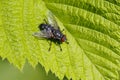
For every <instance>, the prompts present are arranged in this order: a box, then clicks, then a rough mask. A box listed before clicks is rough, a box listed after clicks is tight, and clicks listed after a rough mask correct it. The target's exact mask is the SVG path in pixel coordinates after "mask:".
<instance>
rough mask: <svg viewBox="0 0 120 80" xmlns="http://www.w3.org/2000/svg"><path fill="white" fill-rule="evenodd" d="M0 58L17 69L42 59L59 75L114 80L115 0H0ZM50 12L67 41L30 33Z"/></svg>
mask: <svg viewBox="0 0 120 80" xmlns="http://www.w3.org/2000/svg"><path fill="white" fill-rule="evenodd" d="M0 4H1V5H0V11H1V13H0V37H1V39H0V52H1V53H0V56H1V57H2V58H3V59H5V58H7V59H8V61H9V62H10V63H12V64H14V65H15V66H16V67H18V68H19V69H22V68H23V66H24V63H25V62H26V60H28V62H29V63H30V64H31V65H32V66H33V67H35V66H36V65H37V64H38V63H41V64H42V65H43V66H44V68H45V70H46V72H48V71H49V70H51V71H52V72H53V73H55V75H56V76H58V77H59V79H63V78H64V76H66V77H67V78H68V79H71V78H72V79H73V80H79V79H81V80H110V79H113V80H119V70H120V2H119V1H117V0H116V1H114V0H44V1H42V0H35V1H34V0H24V1H23V0H18V1H12V0H11V1H9V0H1V1H0ZM48 10H50V11H51V12H52V13H53V14H54V15H55V16H56V18H57V22H58V24H59V26H60V29H61V30H62V29H65V31H64V32H63V33H64V34H66V36H67V39H68V41H69V44H66V43H63V44H62V45H61V47H62V49H63V50H62V51H60V49H59V46H57V45H56V44H54V43H53V44H52V48H51V51H50V52H49V51H48V48H49V43H48V41H47V40H38V39H36V38H35V37H33V36H32V34H33V33H34V32H38V31H39V29H38V26H39V24H41V23H42V22H43V19H44V18H45V17H46V16H47V15H46V13H47V11H48Z"/></svg>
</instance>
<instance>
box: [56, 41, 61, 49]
mask: <svg viewBox="0 0 120 80" xmlns="http://www.w3.org/2000/svg"><path fill="white" fill-rule="evenodd" d="M55 44H56V45H58V46H59V48H60V51H62V47H61V45H60V43H59V42H56V43H55Z"/></svg>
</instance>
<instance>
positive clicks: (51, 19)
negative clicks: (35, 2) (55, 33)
mask: <svg viewBox="0 0 120 80" xmlns="http://www.w3.org/2000/svg"><path fill="white" fill-rule="evenodd" d="M47 15H48V16H47V20H48V23H49V24H50V25H52V26H53V27H54V28H55V29H59V30H60V28H59V26H58V24H57V22H56V19H55V17H54V15H53V14H52V12H50V11H48V13H47Z"/></svg>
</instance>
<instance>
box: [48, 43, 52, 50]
mask: <svg viewBox="0 0 120 80" xmlns="http://www.w3.org/2000/svg"><path fill="white" fill-rule="evenodd" d="M49 45H50V47H49V49H48V51H50V50H51V46H52V41H50V43H49Z"/></svg>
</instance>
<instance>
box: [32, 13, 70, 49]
mask: <svg viewBox="0 0 120 80" xmlns="http://www.w3.org/2000/svg"><path fill="white" fill-rule="evenodd" d="M44 22H45V23H42V24H40V25H39V26H38V28H39V30H40V32H36V33H34V34H33V35H34V36H35V37H38V38H46V39H48V40H50V47H49V50H48V51H50V49H51V45H52V42H54V43H56V44H58V45H59V47H60V50H61V51H62V48H61V46H60V44H62V42H66V43H67V44H68V42H67V39H66V36H65V35H64V34H63V33H62V31H61V30H60V28H59V26H58V24H57V22H56V21H55V18H54V16H53V15H52V13H51V12H49V13H48V19H47V21H46V20H44Z"/></svg>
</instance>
